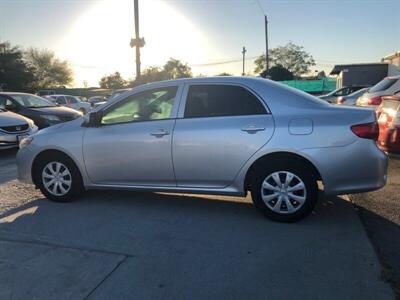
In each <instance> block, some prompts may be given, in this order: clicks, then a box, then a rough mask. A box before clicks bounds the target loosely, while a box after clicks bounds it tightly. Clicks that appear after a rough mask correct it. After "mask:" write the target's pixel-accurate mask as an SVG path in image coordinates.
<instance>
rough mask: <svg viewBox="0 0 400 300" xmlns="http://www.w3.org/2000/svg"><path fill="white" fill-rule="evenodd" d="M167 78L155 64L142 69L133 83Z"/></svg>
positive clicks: (137, 83)
mask: <svg viewBox="0 0 400 300" xmlns="http://www.w3.org/2000/svg"><path fill="white" fill-rule="evenodd" d="M165 79H167V76H166V73H165V72H164V71H163V70H162V69H161V68H160V67H157V66H152V67H148V68H146V69H144V70H143V72H142V74H141V76H140V77H139V79H138V80H135V81H134V82H133V83H134V85H139V84H144V83H149V82H155V81H161V80H165Z"/></svg>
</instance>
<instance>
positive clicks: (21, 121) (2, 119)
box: [0, 111, 30, 127]
mask: <svg viewBox="0 0 400 300" xmlns="http://www.w3.org/2000/svg"><path fill="white" fill-rule="evenodd" d="M29 121H30V120H29V119H28V118H25V117H23V116H21V115H18V114H15V113H13V112H10V111H4V112H3V111H0V127H1V126H14V125H25V124H26V123H28V122H29Z"/></svg>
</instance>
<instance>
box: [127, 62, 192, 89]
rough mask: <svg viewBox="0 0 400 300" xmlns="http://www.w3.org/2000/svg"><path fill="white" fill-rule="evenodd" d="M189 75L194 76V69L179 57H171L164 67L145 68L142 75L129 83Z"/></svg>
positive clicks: (134, 83)
mask: <svg viewBox="0 0 400 300" xmlns="http://www.w3.org/2000/svg"><path fill="white" fill-rule="evenodd" d="M188 77H192V69H191V68H190V67H189V66H188V64H184V63H182V62H181V61H180V60H178V59H175V58H170V59H169V60H168V61H167V62H166V63H165V65H164V66H163V67H162V68H161V67H158V66H152V67H148V68H146V69H144V70H143V72H142V74H141V76H140V77H139V78H138V79H135V80H134V81H132V82H131V83H130V84H129V85H130V86H136V85H139V84H144V83H149V82H154V81H160V80H167V79H177V78H188Z"/></svg>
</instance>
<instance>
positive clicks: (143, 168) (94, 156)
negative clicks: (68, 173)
mask: <svg viewBox="0 0 400 300" xmlns="http://www.w3.org/2000/svg"><path fill="white" fill-rule="evenodd" d="M177 94H178V87H177V86H169V87H164V88H158V89H152V90H147V91H144V92H140V93H137V94H134V95H129V96H127V97H126V98H125V99H122V100H121V101H118V102H117V103H115V104H113V105H112V106H111V107H108V108H105V110H104V112H103V116H102V119H101V122H100V123H101V124H100V126H99V127H94V128H91V127H90V128H87V129H86V130H85V134H84V140H83V154H84V159H85V165H86V170H87V172H88V175H89V178H90V179H91V181H92V182H93V183H96V184H106V185H107V184H108V185H147V186H148V185H155V186H175V185H176V181H175V176H174V171H173V166H172V157H171V141H172V134H173V129H174V125H175V117H176V116H175V115H174V114H175V113H176V106H177V102H178V101H175V99H176V98H178V97H177Z"/></svg>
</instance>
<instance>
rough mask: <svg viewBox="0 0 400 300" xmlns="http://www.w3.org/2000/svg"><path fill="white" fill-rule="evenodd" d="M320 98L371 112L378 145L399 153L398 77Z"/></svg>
mask: <svg viewBox="0 0 400 300" xmlns="http://www.w3.org/2000/svg"><path fill="white" fill-rule="evenodd" d="M320 99H322V100H325V101H327V102H329V103H332V104H337V105H354V106H360V107H366V108H372V109H375V111H376V116H377V119H378V124H379V138H378V142H377V143H378V146H379V147H380V148H381V149H383V150H385V151H388V152H393V153H400V76H393V77H386V78H384V79H383V80H382V81H380V82H378V83H377V84H376V85H374V86H372V87H370V86H361V85H356V86H346V87H342V88H340V89H337V90H335V91H333V92H331V93H329V94H326V95H323V96H320Z"/></svg>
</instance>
